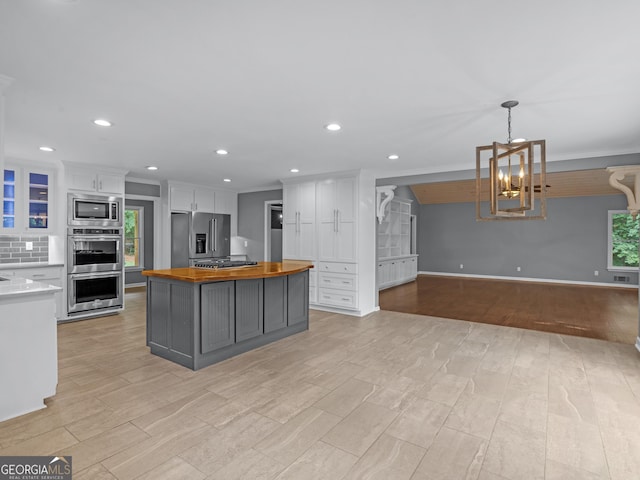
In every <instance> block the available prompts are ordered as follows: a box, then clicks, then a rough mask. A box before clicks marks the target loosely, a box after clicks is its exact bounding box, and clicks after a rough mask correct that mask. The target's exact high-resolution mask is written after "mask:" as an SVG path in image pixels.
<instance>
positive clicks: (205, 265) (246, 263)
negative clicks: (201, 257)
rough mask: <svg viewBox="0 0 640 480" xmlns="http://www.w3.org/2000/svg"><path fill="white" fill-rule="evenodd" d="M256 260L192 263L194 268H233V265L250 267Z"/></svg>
mask: <svg viewBox="0 0 640 480" xmlns="http://www.w3.org/2000/svg"><path fill="white" fill-rule="evenodd" d="M257 264H258V262H252V261H250V260H212V261H208V262H199V263H194V264H193V266H194V267H195V268H212V269H214V270H215V269H218V268H233V267H251V266H254V265H257Z"/></svg>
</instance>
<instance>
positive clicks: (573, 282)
mask: <svg viewBox="0 0 640 480" xmlns="http://www.w3.org/2000/svg"><path fill="white" fill-rule="evenodd" d="M418 275H433V276H437V277H467V278H483V279H486V280H509V281H516V282H532V283H561V284H565V285H589V286H591V287H614V288H634V289H635V288H638V284H635V283H626V284H621V283H605V282H581V281H577V280H557V279H555V278H532V277H508V276H500V275H477V274H473V273H450V272H423V271H420V272H418Z"/></svg>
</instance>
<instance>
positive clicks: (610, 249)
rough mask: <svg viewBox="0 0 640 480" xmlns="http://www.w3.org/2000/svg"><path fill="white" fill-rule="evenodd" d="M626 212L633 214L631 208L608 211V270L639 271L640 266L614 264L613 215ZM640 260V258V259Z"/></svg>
mask: <svg viewBox="0 0 640 480" xmlns="http://www.w3.org/2000/svg"><path fill="white" fill-rule="evenodd" d="M621 213H624V214H626V215H631V214H630V213H629V210H609V211H608V212H607V270H609V271H612V272H637V271H638V268H639V267H637V266H636V267H622V266H616V265H613V231H612V228H613V216H614V215H617V214H621ZM639 244H640V235H639ZM639 246H640V245H639ZM639 261H640V260H639Z"/></svg>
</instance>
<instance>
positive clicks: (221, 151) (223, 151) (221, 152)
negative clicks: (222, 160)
mask: <svg viewBox="0 0 640 480" xmlns="http://www.w3.org/2000/svg"><path fill="white" fill-rule="evenodd" d="M216 153H217V154H218V155H226V154H227V153H229V152H227V151H226V150H225V149H224V148H220V149H218V150H216Z"/></svg>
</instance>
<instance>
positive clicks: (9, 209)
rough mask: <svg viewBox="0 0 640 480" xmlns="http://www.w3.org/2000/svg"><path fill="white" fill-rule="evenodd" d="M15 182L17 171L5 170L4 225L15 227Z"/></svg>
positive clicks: (3, 190) (5, 226)
mask: <svg viewBox="0 0 640 480" xmlns="http://www.w3.org/2000/svg"><path fill="white" fill-rule="evenodd" d="M15 182H16V172H15V171H14V170H5V171H4V181H3V189H2V197H3V200H2V226H3V227H4V228H15V209H16V202H15V198H16V185H15Z"/></svg>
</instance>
